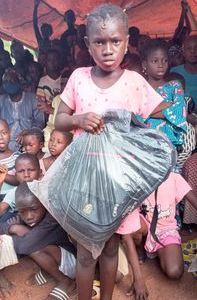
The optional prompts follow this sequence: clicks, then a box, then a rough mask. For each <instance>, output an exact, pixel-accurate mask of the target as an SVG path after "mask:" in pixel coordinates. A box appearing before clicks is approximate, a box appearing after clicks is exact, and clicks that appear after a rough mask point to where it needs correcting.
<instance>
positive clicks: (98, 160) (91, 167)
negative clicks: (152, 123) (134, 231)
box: [29, 110, 176, 258]
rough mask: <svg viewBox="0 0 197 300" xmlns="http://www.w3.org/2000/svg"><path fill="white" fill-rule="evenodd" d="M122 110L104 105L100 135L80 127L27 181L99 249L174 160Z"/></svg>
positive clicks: (78, 235)
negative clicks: (35, 177)
mask: <svg viewBox="0 0 197 300" xmlns="http://www.w3.org/2000/svg"><path fill="white" fill-rule="evenodd" d="M131 116H132V115H131V114H130V113H129V112H127V111H122V110H121V111H110V112H107V113H106V114H105V115H104V116H103V118H104V122H105V129H104V132H102V133H101V134H100V135H93V134H90V133H86V132H84V133H82V134H81V135H80V136H79V137H78V138H77V139H75V140H74V141H73V142H72V144H71V145H70V146H69V147H68V148H67V149H66V150H65V151H64V152H63V153H62V154H61V156H60V157H59V158H58V159H57V160H56V162H55V163H54V164H53V165H52V167H51V168H50V169H49V170H48V172H47V173H46V175H45V176H44V178H43V179H42V180H41V181H40V182H33V183H30V184H29V186H30V188H31V190H32V191H33V192H34V193H35V194H36V195H37V197H38V198H39V199H40V200H41V202H42V203H43V204H44V205H45V206H46V208H47V209H48V210H49V212H50V213H51V214H52V215H53V216H54V217H55V218H56V219H57V221H58V222H59V223H60V224H61V226H62V227H63V228H64V229H65V230H66V231H67V232H68V233H69V234H70V235H71V236H72V237H73V238H74V239H75V240H76V241H77V242H78V243H80V244H82V245H83V246H84V247H85V248H87V249H88V250H89V251H91V252H92V255H93V257H94V258H96V257H97V256H98V255H100V253H101V251H102V249H103V247H104V244H105V242H106V241H107V240H108V239H109V238H110V237H111V236H112V234H113V233H114V232H115V231H116V230H117V228H118V227H119V225H120V223H121V221H122V219H123V218H124V216H125V215H126V214H127V213H128V212H129V211H133V210H134V209H135V208H136V207H137V206H139V205H140V204H141V203H142V202H143V201H144V199H145V198H146V197H147V196H148V195H149V194H151V193H152V191H154V190H155V189H156V188H157V187H158V186H159V184H160V183H161V182H162V181H163V180H164V179H165V178H166V177H167V176H168V174H169V172H170V171H171V168H172V166H173V165H174V164H175V162H176V155H175V151H174V149H173V147H172V146H171V144H170V142H169V141H168V140H167V138H166V137H164V135H162V134H161V133H159V132H158V131H156V130H153V129H149V128H142V127H140V126H143V125H142V124H141V125H140V126H139V124H138V126H136V124H134V123H135V121H133V120H132V118H131Z"/></svg>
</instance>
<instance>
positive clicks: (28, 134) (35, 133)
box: [22, 127, 45, 160]
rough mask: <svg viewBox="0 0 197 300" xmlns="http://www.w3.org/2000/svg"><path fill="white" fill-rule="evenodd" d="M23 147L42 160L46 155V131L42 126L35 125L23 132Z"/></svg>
mask: <svg viewBox="0 0 197 300" xmlns="http://www.w3.org/2000/svg"><path fill="white" fill-rule="evenodd" d="M22 147H23V150H24V151H25V152H26V153H30V154H33V155H36V156H37V158H38V159H39V160H40V159H41V158H43V156H44V154H45V153H44V152H43V151H42V148H43V147H44V133H43V131H42V130H41V129H40V128H37V127H33V128H31V129H27V130H25V131H24V133H23V138H22Z"/></svg>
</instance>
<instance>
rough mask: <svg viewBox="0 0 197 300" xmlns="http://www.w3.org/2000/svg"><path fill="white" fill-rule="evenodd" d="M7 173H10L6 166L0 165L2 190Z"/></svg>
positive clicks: (0, 185)
mask: <svg viewBox="0 0 197 300" xmlns="http://www.w3.org/2000/svg"><path fill="white" fill-rule="evenodd" d="M7 173H8V169H7V167H6V166H5V165H0V188H1V187H2V185H3V183H4V181H5V178H6V175H7Z"/></svg>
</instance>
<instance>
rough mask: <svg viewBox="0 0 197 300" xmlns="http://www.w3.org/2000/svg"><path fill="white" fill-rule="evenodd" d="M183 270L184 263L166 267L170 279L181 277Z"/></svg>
mask: <svg viewBox="0 0 197 300" xmlns="http://www.w3.org/2000/svg"><path fill="white" fill-rule="evenodd" d="M183 272H184V267H183V264H180V265H179V264H177V265H172V266H168V268H166V270H165V273H166V275H167V277H168V278H169V279H174V280H177V279H180V278H181V276H182V275H183Z"/></svg>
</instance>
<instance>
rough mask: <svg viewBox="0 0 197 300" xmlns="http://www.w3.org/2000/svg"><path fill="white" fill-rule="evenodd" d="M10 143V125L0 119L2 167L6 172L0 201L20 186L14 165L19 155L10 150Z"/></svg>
mask: <svg viewBox="0 0 197 300" xmlns="http://www.w3.org/2000/svg"><path fill="white" fill-rule="evenodd" d="M9 142H10V129H9V126H8V123H7V122H6V121H5V120H3V119H0V166H1V167H2V168H3V169H4V171H5V172H6V174H5V178H4V180H3V182H1V192H0V201H1V200H2V199H3V198H4V196H5V194H6V193H7V191H9V190H10V189H12V188H13V186H15V185H17V184H18V182H17V180H16V178H15V166H14V165H15V160H16V158H17V157H18V155H19V153H17V152H13V151H12V150H10V148H9ZM2 171H3V170H2ZM4 171H3V173H4Z"/></svg>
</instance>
